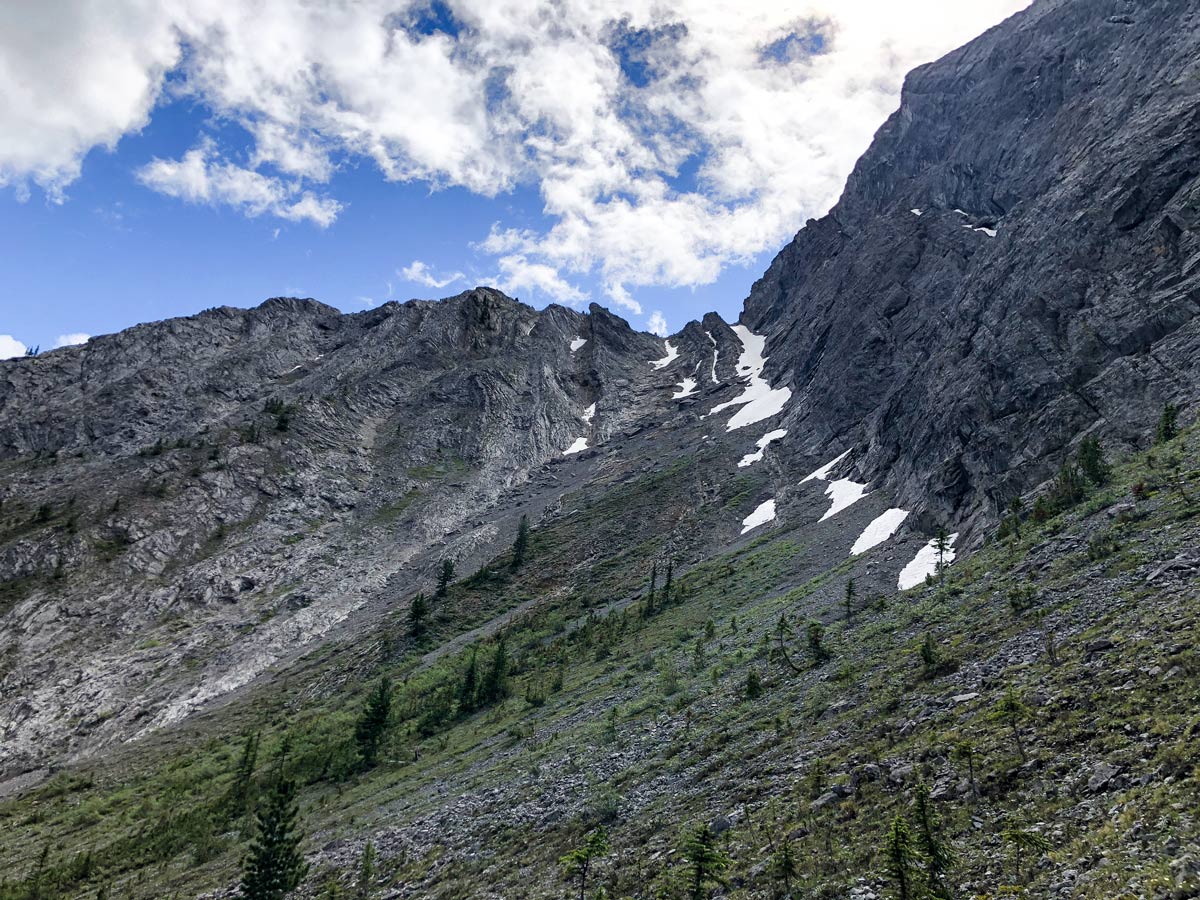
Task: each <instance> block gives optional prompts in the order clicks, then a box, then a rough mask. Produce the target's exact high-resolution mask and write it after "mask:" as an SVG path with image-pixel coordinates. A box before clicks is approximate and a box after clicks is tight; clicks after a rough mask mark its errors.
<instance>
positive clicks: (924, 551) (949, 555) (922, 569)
mask: <svg viewBox="0 0 1200 900" xmlns="http://www.w3.org/2000/svg"><path fill="white" fill-rule="evenodd" d="M957 539H958V533H957V532H955V533H954V534H952V535H950V537H949V538H947V540H948V541H949V543H950V549H949V550H947V551H946V556H945V563H946V565H950V563H952V562H954V542H955V540H957ZM936 544H937V541H936V539H935V540H932V541H930V542H929V543H928V544H926V545H925V546H924V547H922V548H921V549H920V550H918V551H917V555H916V556H915V557H913V561H912V562H910V563H909V564H908V565H907V566H905V567H904V568H903V569H901V570H900V579H899V581H898V582H897V584H898V586H899V588H900V590H902V591H907V590H908V589H909V588H914V587H916V586H917V585H918V584H923V583H924V582H925V579H926V578H927V577H928V576H930V575H936V574H937V563H938V557H937V547H936Z"/></svg>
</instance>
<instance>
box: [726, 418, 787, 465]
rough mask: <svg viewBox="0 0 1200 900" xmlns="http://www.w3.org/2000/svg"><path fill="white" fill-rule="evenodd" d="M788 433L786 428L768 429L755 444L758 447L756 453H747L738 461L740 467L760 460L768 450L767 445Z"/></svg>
mask: <svg viewBox="0 0 1200 900" xmlns="http://www.w3.org/2000/svg"><path fill="white" fill-rule="evenodd" d="M786 435H787V429H786V428H777V429H775V430H774V431H768V432H767V433H766V434H764V435H763V436H762V437H760V438H759V439H758V442H757V443H756V444H755V446H756V447H758V451H757V452H755V453H747V454H746V455H745V456H743V457H742V459H741V462H739V463H738V468H743V467H745V466H749V465H752V464H753V463H756V462H758V461H759V460H760V459H762V458H763V453H764V452H766V449H767V445H768V444H769V443H771V441H777V440H779V439H780V438H781V437H785V436H786Z"/></svg>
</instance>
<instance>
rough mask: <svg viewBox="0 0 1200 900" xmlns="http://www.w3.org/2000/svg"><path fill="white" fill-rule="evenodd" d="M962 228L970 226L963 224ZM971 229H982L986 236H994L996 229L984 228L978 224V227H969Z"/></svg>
mask: <svg viewBox="0 0 1200 900" xmlns="http://www.w3.org/2000/svg"><path fill="white" fill-rule="evenodd" d="M963 228H971V226H970V225H964V226H963ZM971 230H972V231H982V232H983V233H984V234H986V235H987V236H988V237H995V236H996V229H995V228H984V227H983V226H982V225H981V226H980V227H978V228H971Z"/></svg>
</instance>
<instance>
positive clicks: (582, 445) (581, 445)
mask: <svg viewBox="0 0 1200 900" xmlns="http://www.w3.org/2000/svg"><path fill="white" fill-rule="evenodd" d="M595 415H596V404H595V403H593V404H592V405H591V406H589V407H588V408H587V409H585V410H584V411H583V416H582V418H583V424H584V425H587V426H588V427H589V428H590V427H591V425H592V417H593V416H595ZM587 448H588V439H587V436H586V435H585V436H584V437H581V438H576V439H575V443H573V444H572V445H571V446H570V447H568V448H567V449H566V450H564V451H563V456H570V455H571V454H572V453H579V452H581V451H583V450H586V449H587Z"/></svg>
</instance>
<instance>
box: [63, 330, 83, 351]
mask: <svg viewBox="0 0 1200 900" xmlns="http://www.w3.org/2000/svg"><path fill="white" fill-rule="evenodd" d="M90 338H91V335H90V334H84V333H83V332H82V331H72V332H71V333H69V334H60V335H59V336H58V337H56V338H55V339H54V349H55V350H57V349H58V348H59V347H74V346H75V345H76V344H86V343H87V342H88V340H89V339H90Z"/></svg>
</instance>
